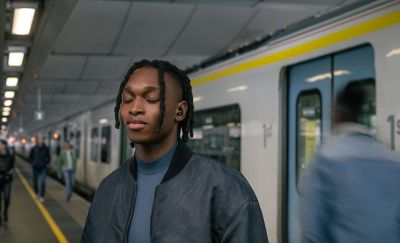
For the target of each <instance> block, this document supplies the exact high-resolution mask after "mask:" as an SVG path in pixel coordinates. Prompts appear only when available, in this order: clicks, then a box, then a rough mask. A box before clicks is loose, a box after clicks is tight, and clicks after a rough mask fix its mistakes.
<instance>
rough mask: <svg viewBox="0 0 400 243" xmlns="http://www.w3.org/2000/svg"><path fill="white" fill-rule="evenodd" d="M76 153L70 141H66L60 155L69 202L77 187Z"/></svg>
mask: <svg viewBox="0 0 400 243" xmlns="http://www.w3.org/2000/svg"><path fill="white" fill-rule="evenodd" d="M76 162H77V158H76V152H75V149H74V148H73V147H72V146H71V143H70V142H69V141H68V140H65V141H64V147H63V150H62V151H61V154H60V169H61V170H62V171H63V173H64V181H65V199H66V200H67V201H69V200H70V199H71V196H72V192H73V190H74V185H75V169H76Z"/></svg>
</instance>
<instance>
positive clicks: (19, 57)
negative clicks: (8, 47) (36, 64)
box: [8, 52, 25, 67]
mask: <svg viewBox="0 0 400 243" xmlns="http://www.w3.org/2000/svg"><path fill="white" fill-rule="evenodd" d="M24 55H25V53H23V52H10V53H9V54H8V66H11V67H19V66H22V63H23V62H24Z"/></svg>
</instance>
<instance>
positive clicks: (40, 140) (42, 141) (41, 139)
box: [38, 137, 44, 145]
mask: <svg viewBox="0 0 400 243" xmlns="http://www.w3.org/2000/svg"><path fill="white" fill-rule="evenodd" d="M38 142H39V144H40V145H43V144H44V138H42V137H39V139H38Z"/></svg>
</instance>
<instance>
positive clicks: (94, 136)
mask: <svg viewBox="0 0 400 243" xmlns="http://www.w3.org/2000/svg"><path fill="white" fill-rule="evenodd" d="M98 146H99V129H98V128H97V127H94V128H92V130H91V132H90V159H91V160H92V161H98V160H99V156H98V151H99V150H98Z"/></svg>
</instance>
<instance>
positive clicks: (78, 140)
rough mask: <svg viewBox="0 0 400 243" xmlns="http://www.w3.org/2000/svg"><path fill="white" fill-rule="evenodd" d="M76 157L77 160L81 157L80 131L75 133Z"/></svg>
mask: <svg viewBox="0 0 400 243" xmlns="http://www.w3.org/2000/svg"><path fill="white" fill-rule="evenodd" d="M75 139H76V157H77V158H78V159H79V158H80V157H81V131H77V132H76V136H75Z"/></svg>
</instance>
